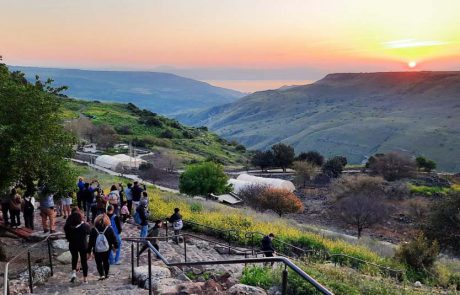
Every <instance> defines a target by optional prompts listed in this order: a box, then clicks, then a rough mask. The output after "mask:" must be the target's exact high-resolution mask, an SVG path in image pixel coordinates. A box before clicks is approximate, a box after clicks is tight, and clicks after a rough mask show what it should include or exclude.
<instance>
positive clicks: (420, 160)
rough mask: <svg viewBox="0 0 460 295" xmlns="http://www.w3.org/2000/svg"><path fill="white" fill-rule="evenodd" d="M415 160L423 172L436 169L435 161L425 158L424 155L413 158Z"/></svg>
mask: <svg viewBox="0 0 460 295" xmlns="http://www.w3.org/2000/svg"><path fill="white" fill-rule="evenodd" d="M415 162H416V163H417V168H418V169H419V170H422V169H423V170H424V171H425V172H431V170H434V169H436V162H434V161H432V160H429V159H426V158H425V157H417V158H415Z"/></svg>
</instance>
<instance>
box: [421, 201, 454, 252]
mask: <svg viewBox="0 0 460 295" xmlns="http://www.w3.org/2000/svg"><path fill="white" fill-rule="evenodd" d="M423 232H424V233H425V235H426V236H427V237H428V238H430V239H431V240H437V241H438V242H439V245H440V247H441V248H442V249H444V250H451V251H452V252H454V253H455V254H457V255H458V254H460V192H455V193H450V194H448V195H447V196H446V197H444V198H442V199H441V200H439V201H438V203H437V204H436V205H435V206H434V207H432V208H431V210H430V213H429V214H428V216H427V222H426V224H425V225H424V226H423Z"/></svg>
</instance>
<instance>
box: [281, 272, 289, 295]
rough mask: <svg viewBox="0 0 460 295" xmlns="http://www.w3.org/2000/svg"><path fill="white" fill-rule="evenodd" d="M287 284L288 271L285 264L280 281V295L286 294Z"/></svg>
mask: <svg viewBox="0 0 460 295" xmlns="http://www.w3.org/2000/svg"><path fill="white" fill-rule="evenodd" d="M287 284H288V271H287V269H286V265H285V266H284V270H283V277H282V281H281V294H282V295H287Z"/></svg>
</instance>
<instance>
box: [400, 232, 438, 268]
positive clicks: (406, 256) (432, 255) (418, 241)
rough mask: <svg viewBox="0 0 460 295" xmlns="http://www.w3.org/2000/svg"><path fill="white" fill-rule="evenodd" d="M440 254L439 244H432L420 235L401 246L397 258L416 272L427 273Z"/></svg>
mask: <svg viewBox="0 0 460 295" xmlns="http://www.w3.org/2000/svg"><path fill="white" fill-rule="evenodd" d="M438 254H439V245H438V243H437V242H436V241H434V242H431V241H429V240H428V239H427V238H426V237H425V236H424V235H423V234H419V235H418V236H417V237H416V238H415V239H414V240H412V241H410V242H409V243H407V244H403V245H402V246H400V247H399V249H398V250H397V252H396V254H395V257H396V259H398V260H399V261H400V262H402V263H405V264H407V265H409V266H410V267H411V268H413V269H414V270H416V271H420V272H425V271H426V270H428V269H430V268H431V267H432V266H433V264H434V262H435V260H436V257H437V256H438Z"/></svg>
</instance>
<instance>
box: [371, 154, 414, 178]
mask: <svg viewBox="0 0 460 295" xmlns="http://www.w3.org/2000/svg"><path fill="white" fill-rule="evenodd" d="M368 166H369V169H370V171H371V174H373V175H380V176H382V177H383V178H385V180H388V181H395V180H398V179H402V178H406V177H411V176H413V175H414V173H415V171H416V163H415V161H414V160H413V159H411V158H410V157H409V156H406V155H404V154H401V153H396V152H392V153H387V154H376V155H375V156H372V157H371V158H369V161H368Z"/></svg>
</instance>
